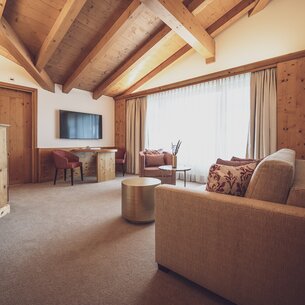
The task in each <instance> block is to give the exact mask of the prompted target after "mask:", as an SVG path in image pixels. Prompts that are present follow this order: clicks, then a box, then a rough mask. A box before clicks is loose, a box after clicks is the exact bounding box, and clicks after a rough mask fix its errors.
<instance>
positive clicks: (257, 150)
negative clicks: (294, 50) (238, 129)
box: [247, 68, 276, 159]
mask: <svg viewBox="0 0 305 305" xmlns="http://www.w3.org/2000/svg"><path fill="white" fill-rule="evenodd" d="M250 91H251V93H250V94H251V99H250V126H249V136H248V144H247V157H249V158H256V159H260V158H263V157H266V156H267V155H269V154H271V153H273V152H275V151H276V68H272V69H266V70H263V71H258V72H253V73H251V89H250Z"/></svg>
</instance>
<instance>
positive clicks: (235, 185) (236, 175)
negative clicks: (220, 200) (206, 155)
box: [206, 162, 256, 196]
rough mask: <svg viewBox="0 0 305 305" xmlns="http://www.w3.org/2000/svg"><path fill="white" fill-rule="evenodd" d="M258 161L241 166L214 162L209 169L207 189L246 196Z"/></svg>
mask: <svg viewBox="0 0 305 305" xmlns="http://www.w3.org/2000/svg"><path fill="white" fill-rule="evenodd" d="M255 167H256V162H253V163H248V164H246V165H241V166H227V165H221V164H213V165H212V166H211V167H210V170H209V176H208V182H207V185H206V190H207V191H209V192H216V193H221V194H229V195H235V196H244V195H245V193H246V190H247V187H248V184H249V182H250V179H251V177H252V174H253V172H254V169H255Z"/></svg>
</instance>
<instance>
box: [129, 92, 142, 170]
mask: <svg viewBox="0 0 305 305" xmlns="http://www.w3.org/2000/svg"><path fill="white" fill-rule="evenodd" d="M146 108H147V102H146V97H140V98H136V99H131V100H128V101H127V104H126V152H127V172H128V173H130V174H138V173H139V152H140V151H141V150H143V149H144V133H145V121H146Z"/></svg>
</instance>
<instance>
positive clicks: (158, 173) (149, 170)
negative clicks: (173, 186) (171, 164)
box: [144, 167, 172, 177]
mask: <svg viewBox="0 0 305 305" xmlns="http://www.w3.org/2000/svg"><path fill="white" fill-rule="evenodd" d="M171 175H172V171H163V170H161V169H159V168H158V167H145V169H144V176H145V177H170V176H171Z"/></svg>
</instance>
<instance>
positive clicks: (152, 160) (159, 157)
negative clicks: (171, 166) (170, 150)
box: [145, 154, 165, 167]
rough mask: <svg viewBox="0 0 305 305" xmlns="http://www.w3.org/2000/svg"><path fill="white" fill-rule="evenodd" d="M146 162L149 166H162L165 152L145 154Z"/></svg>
mask: <svg viewBox="0 0 305 305" xmlns="http://www.w3.org/2000/svg"><path fill="white" fill-rule="evenodd" d="M145 163H146V166H147V167H151V166H161V165H164V164H165V162H164V155H163V154H147V155H146V156H145Z"/></svg>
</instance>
